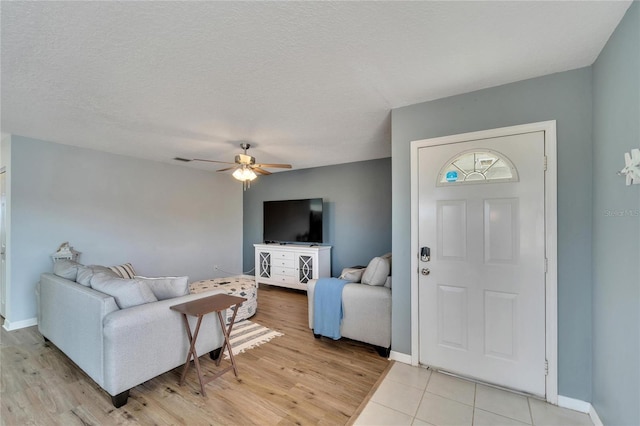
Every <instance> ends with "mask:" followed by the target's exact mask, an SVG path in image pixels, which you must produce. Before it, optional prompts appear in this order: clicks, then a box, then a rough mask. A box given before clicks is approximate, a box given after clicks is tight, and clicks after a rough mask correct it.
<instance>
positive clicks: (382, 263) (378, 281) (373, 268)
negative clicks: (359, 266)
mask: <svg viewBox="0 0 640 426" xmlns="http://www.w3.org/2000/svg"><path fill="white" fill-rule="evenodd" d="M389 269H390V267H389V261H388V260H387V259H384V258H382V257H374V258H373V259H371V262H369V265H367V269H365V270H364V273H363V274H362V284H369V285H379V286H382V285H384V283H385V282H386V281H387V277H388V276H389Z"/></svg>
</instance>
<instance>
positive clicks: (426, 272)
mask: <svg viewBox="0 0 640 426" xmlns="http://www.w3.org/2000/svg"><path fill="white" fill-rule="evenodd" d="M420 273H421V274H422V275H429V274H430V273H431V271H430V270H429V268H422V270H421V271H420Z"/></svg>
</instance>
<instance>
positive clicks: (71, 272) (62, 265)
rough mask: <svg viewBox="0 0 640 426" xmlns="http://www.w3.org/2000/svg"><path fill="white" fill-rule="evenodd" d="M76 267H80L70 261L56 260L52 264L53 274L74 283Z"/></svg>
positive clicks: (76, 274) (76, 272)
mask: <svg viewBox="0 0 640 426" xmlns="http://www.w3.org/2000/svg"><path fill="white" fill-rule="evenodd" d="M78 266H82V265H80V264H79V263H78V262H74V261H73V260H70V259H60V260H56V261H55V262H54V263H53V273H54V274H56V275H57V276H59V277H61V278H66V279H68V280H71V281H75V280H76V277H77V276H78Z"/></svg>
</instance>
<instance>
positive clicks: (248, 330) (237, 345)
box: [224, 320, 284, 359]
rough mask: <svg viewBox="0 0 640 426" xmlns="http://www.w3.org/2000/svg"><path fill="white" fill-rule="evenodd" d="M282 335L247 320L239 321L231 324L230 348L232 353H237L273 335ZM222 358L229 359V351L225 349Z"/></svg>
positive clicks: (256, 345)
mask: <svg viewBox="0 0 640 426" xmlns="http://www.w3.org/2000/svg"><path fill="white" fill-rule="evenodd" d="M279 336H284V334H282V333H280V332H278V331H273V330H270V329H268V328H267V327H264V326H262V325H260V324H257V323H255V322H251V321H249V320H244V321H240V322H238V323H235V324H234V325H233V329H232V330H231V336H230V337H231V339H230V340H231V348H232V349H233V355H238V354H241V353H243V352H244V351H246V350H249V349H253V348H256V347H258V346H260V345H262V344H263V343H267V342H268V341H270V340H271V339H273V338H274V337H279ZM224 359H229V352H228V351H227V350H225V353H224Z"/></svg>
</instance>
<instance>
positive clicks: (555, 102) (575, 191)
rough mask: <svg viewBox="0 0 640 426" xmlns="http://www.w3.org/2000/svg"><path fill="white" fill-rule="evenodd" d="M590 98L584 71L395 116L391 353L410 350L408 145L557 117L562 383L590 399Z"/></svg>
mask: <svg viewBox="0 0 640 426" xmlns="http://www.w3.org/2000/svg"><path fill="white" fill-rule="evenodd" d="M591 101H592V100H591V69H590V68H583V69H579V70H574V71H568V72H564V73H559V74H553V75H548V76H545V77H540V78H535V79H531V80H525V81H521V82H517V83H512V84H507V85H504V86H499V87H494V88H490V89H486V90H481V91H478V92H472V93H467V94H463V95H459V96H454V97H450V98H445V99H439V100H436V101H432V102H425V103H422V104H417V105H411V106H407V107H403V108H398V109H395V110H393V111H392V159H393V160H392V169H393V186H392V190H393V219H392V225H393V256H394V269H393V271H394V272H393V286H394V287H393V326H392V336H393V341H392V348H393V350H394V351H398V352H402V353H407V354H409V353H411V300H410V296H411V288H410V287H411V283H410V280H411V276H410V273H411V271H410V259H411V258H410V256H411V253H410V249H411V247H410V214H411V211H410V210H411V205H410V203H411V199H410V175H409V165H410V154H409V144H410V142H411V141H413V140H418V139H425V138H432V137H438V136H445V135H452V134H458V133H465V132H471V131H477V130H486V129H492V128H497V127H504V126H512V125H518V124H525V123H532V122H538V121H546V120H557V136H558V138H557V140H558V163H559V167H558V264H559V270H558V339H559V342H558V362H559V366H558V367H559V368H558V370H559V373H558V376H559V377H558V382H559V383H558V386H559V393H560V394H561V395H564V396H569V397H573V398H577V399H581V400H585V401H590V400H591V375H590V374H588V372H590V371H591V268H590V264H591V262H590V260H591V220H592V207H591V191H592V181H591V179H590V178H589V176H588V173H589V170H590V166H591V164H592V148H593V147H592V142H591V111H592V105H591Z"/></svg>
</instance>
